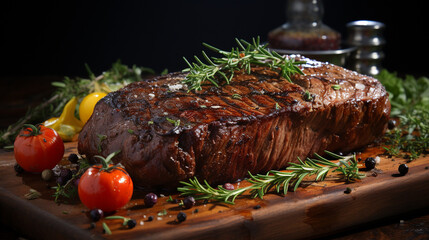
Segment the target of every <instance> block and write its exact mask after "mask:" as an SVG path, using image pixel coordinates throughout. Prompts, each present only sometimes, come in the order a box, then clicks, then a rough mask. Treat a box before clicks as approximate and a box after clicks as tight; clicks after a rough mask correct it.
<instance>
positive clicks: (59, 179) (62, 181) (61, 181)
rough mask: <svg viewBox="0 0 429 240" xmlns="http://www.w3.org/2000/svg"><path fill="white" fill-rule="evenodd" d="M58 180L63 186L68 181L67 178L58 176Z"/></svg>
mask: <svg viewBox="0 0 429 240" xmlns="http://www.w3.org/2000/svg"><path fill="white" fill-rule="evenodd" d="M56 182H57V184H59V185H60V186H63V185H64V184H66V183H67V180H65V179H64V178H63V177H61V176H60V177H57V180H56Z"/></svg>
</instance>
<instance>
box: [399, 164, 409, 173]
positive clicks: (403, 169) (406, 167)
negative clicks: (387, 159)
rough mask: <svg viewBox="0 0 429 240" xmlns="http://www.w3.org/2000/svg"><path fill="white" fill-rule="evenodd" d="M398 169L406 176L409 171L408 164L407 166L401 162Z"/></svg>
mask: <svg viewBox="0 0 429 240" xmlns="http://www.w3.org/2000/svg"><path fill="white" fill-rule="evenodd" d="M398 171H399V174H401V176H404V175H405V174H407V173H408V166H407V164H401V165H399V167H398Z"/></svg>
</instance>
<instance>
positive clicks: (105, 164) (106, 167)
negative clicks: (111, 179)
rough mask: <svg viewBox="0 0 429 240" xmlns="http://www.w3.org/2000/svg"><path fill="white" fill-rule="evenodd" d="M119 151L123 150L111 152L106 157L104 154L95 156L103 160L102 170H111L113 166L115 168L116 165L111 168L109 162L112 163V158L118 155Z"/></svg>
mask: <svg viewBox="0 0 429 240" xmlns="http://www.w3.org/2000/svg"><path fill="white" fill-rule="evenodd" d="M119 152H121V150H119V151H116V152H113V153H111V154H109V156H107V157H106V158H104V157H103V156H99V155H96V156H94V157H96V158H99V159H100V160H101V165H102V166H103V167H102V168H101V169H100V170H106V171H110V170H112V169H113V168H115V167H116V166H113V167H110V168H109V164H110V163H111V161H112V158H113V157H115V156H116V155H118V153H119Z"/></svg>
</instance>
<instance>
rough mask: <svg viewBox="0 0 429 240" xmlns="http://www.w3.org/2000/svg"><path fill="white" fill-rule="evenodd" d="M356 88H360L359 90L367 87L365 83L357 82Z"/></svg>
mask: <svg viewBox="0 0 429 240" xmlns="http://www.w3.org/2000/svg"><path fill="white" fill-rule="evenodd" d="M355 88H356V89H359V90H364V89H365V85H363V84H362V83H356V85H355Z"/></svg>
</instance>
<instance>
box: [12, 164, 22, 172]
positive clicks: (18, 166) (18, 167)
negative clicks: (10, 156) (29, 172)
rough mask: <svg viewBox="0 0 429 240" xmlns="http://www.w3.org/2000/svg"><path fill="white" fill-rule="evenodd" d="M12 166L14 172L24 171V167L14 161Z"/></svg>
mask: <svg viewBox="0 0 429 240" xmlns="http://www.w3.org/2000/svg"><path fill="white" fill-rule="evenodd" d="M13 168H14V169H15V172H16V173H23V172H24V168H22V167H21V166H20V165H19V164H18V163H15V165H14V166H13Z"/></svg>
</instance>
